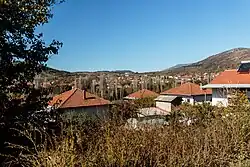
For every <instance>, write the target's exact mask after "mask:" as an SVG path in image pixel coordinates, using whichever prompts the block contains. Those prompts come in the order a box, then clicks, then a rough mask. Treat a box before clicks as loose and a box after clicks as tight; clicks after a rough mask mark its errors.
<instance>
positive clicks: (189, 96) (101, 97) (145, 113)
mask: <svg viewBox="0 0 250 167" xmlns="http://www.w3.org/2000/svg"><path fill="white" fill-rule="evenodd" d="M249 72H250V61H242V62H241V64H240V66H239V68H238V69H232V70H225V71H224V72H221V73H218V74H213V75H212V77H211V75H210V76H208V75H207V74H204V75H202V78H196V80H199V79H200V82H199V83H195V82H192V81H193V77H191V76H190V77H187V76H186V77H182V78H179V77H172V76H167V77H166V76H156V77H149V76H141V77H135V76H133V77H132V76H130V74H124V76H118V77H117V78H116V79H115V85H111V84H110V83H107V79H108V77H104V75H102V76H101V77H100V81H99V83H97V82H96V80H93V82H92V85H93V88H95V89H93V88H92V87H91V88H92V89H90V91H91V92H88V91H87V89H86V88H84V87H80V86H82V85H81V84H82V82H77V81H76V80H75V81H74V83H73V86H72V87H71V88H70V90H67V91H65V92H62V93H60V94H58V95H54V96H53V100H51V101H50V102H49V105H50V106H51V107H52V106H53V107H55V108H57V109H60V110H61V111H63V112H64V113H70V114H76V113H77V114H79V113H81V114H82V113H84V114H86V115H88V116H90V117H92V118H101V119H106V118H108V117H109V115H108V113H109V110H110V107H111V106H112V105H113V104H115V102H116V101H117V100H118V99H119V100H122V101H127V102H129V103H133V102H134V101H135V100H138V99H146V98H150V99H152V100H153V103H154V104H153V105H151V106H148V107H142V108H140V109H138V111H137V118H131V119H132V120H130V122H131V121H132V122H135V121H138V118H140V120H141V121H142V122H143V121H144V122H148V121H150V122H151V123H152V121H153V122H157V121H158V122H159V121H162V120H161V119H159V118H158V116H166V115H169V114H170V113H171V112H172V111H174V110H176V109H178V107H179V106H180V105H181V104H183V103H186V104H190V105H196V104H202V103H208V104H211V105H214V106H221V107H226V106H228V105H229V104H230V100H231V99H232V97H233V96H232V95H233V94H232V92H233V91H232V90H239V91H243V92H245V93H246V95H247V96H248V97H249V98H250V94H249V92H250V75H249ZM210 77H211V78H213V79H211V81H209V80H210ZM125 78H126V79H130V80H131V83H130V84H128V83H127V84H124V85H119V84H118V81H119V80H124V79H125ZM78 79H79V78H78ZM80 79H81V77H80ZM149 80H150V82H149ZM204 80H206V81H207V82H204V83H205V84H203V83H202V81H204ZM78 81H79V80H78ZM104 83H105V86H104ZM79 85H80V86H79ZM96 85H98V89H99V91H100V92H99V94H98V92H96V90H98V89H96ZM118 85H119V86H120V87H122V88H124V87H125V88H130V89H131V93H130V94H127V95H126V96H124V94H123V96H121V92H120V94H119V96H120V97H119V98H117V99H115V98H114V100H108V98H105V93H107V92H108V93H111V92H109V91H107V90H109V88H110V87H112V86H113V87H114V92H112V93H113V96H117V94H118V91H121V90H122V89H121V88H120V87H119V86H118ZM119 88H120V89H119ZM104 90H105V91H104ZM156 117H157V119H156ZM133 119H136V120H133ZM163 122H164V121H163Z"/></svg>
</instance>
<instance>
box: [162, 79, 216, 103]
mask: <svg viewBox="0 0 250 167" xmlns="http://www.w3.org/2000/svg"><path fill="white" fill-rule="evenodd" d="M161 95H165V96H172V97H175V96H176V97H181V98H182V102H187V103H190V104H191V105H194V104H195V103H201V102H207V101H211V100H212V91H211V90H210V89H207V90H202V88H201V87H200V86H199V85H197V84H194V83H190V82H187V83H185V84H182V85H180V86H178V87H175V88H172V89H169V90H167V91H165V92H162V93H161Z"/></svg>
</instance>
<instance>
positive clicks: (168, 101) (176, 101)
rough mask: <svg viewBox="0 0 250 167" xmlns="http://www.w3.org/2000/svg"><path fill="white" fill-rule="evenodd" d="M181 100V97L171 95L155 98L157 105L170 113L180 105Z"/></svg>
mask: <svg viewBox="0 0 250 167" xmlns="http://www.w3.org/2000/svg"><path fill="white" fill-rule="evenodd" d="M181 102H182V98H181V97H178V96H170V95H168V96H166V95H160V96H158V97H157V98H156V99H155V105H156V107H157V108H159V109H161V110H164V111H166V112H169V113H170V112H171V111H173V109H174V108H175V107H176V106H179V105H180V104H181Z"/></svg>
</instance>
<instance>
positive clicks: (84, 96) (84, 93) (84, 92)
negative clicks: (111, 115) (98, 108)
mask: <svg viewBox="0 0 250 167" xmlns="http://www.w3.org/2000/svg"><path fill="white" fill-rule="evenodd" d="M83 99H84V100H85V99H87V97H86V90H83Z"/></svg>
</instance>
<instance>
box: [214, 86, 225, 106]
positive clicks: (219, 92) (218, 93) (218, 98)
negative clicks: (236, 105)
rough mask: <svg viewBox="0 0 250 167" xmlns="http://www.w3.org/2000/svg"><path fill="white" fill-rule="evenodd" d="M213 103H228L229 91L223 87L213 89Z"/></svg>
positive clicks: (223, 104)
mask: <svg viewBox="0 0 250 167" xmlns="http://www.w3.org/2000/svg"><path fill="white" fill-rule="evenodd" d="M212 105H213V106H216V105H219V106H220V105H222V106H227V105H228V99H227V91H226V90H225V89H222V88H216V89H212Z"/></svg>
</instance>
